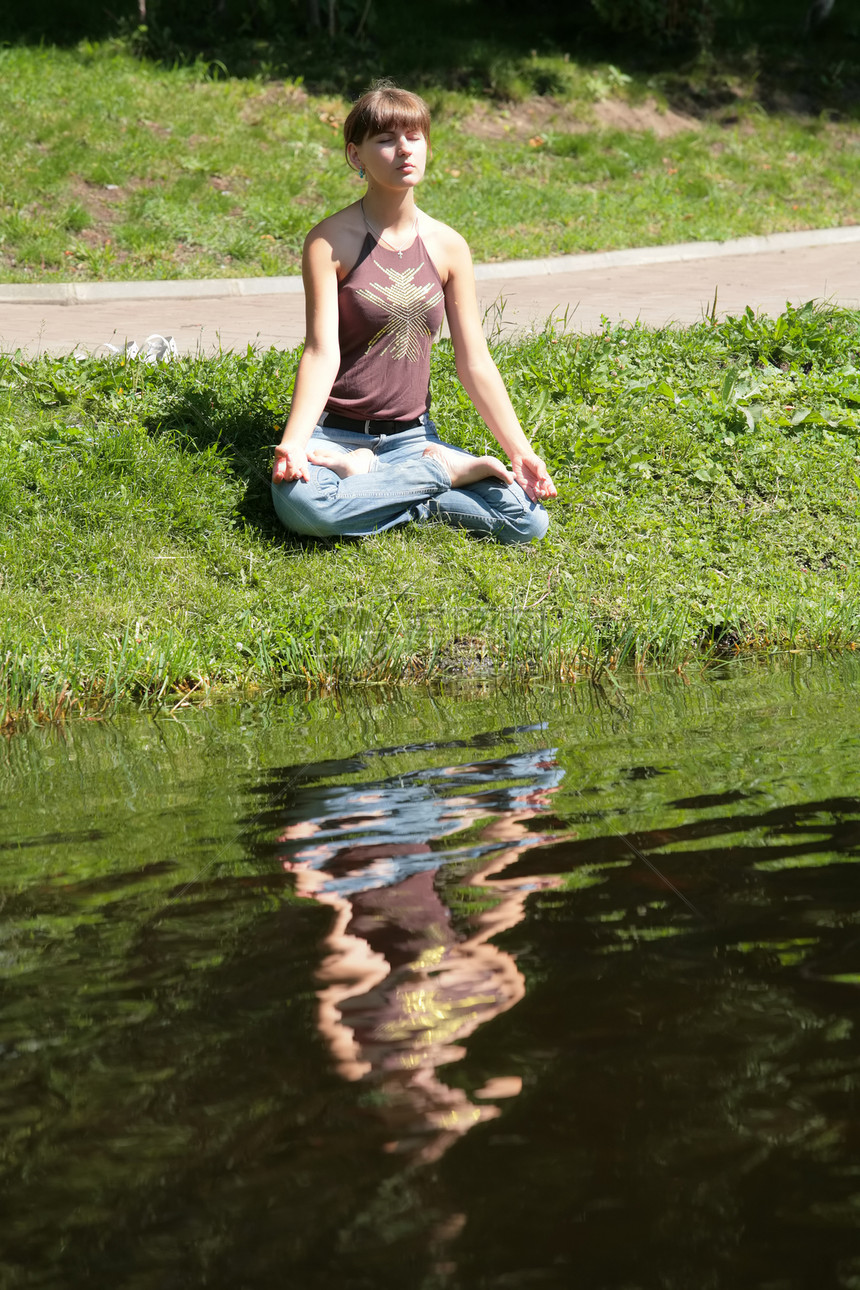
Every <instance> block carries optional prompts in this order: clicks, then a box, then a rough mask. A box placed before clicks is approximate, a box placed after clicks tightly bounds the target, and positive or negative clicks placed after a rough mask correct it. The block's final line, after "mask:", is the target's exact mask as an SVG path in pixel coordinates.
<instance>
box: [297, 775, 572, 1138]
mask: <svg viewBox="0 0 860 1290" xmlns="http://www.w3.org/2000/svg"><path fill="white" fill-rule="evenodd" d="M490 768H492V771H491V773H492V775H493V777H494V778H495V780H496V783H498V782H499V780H508V781H510V779H512V778H517V779H518V780H519V781H520V784H522V780H523V778H528V779H529V780H531V781H532V784H533V785H535V781H536V786H533V787H530V788H528V789H524V788H522V787H517V788H508V789H501V790H500V789H494V788H492V787H491V788H489V789H488V791H487V792H486V793H482V792H477V793H471V794H469V795H466V796H457V797H444V796H442V797H439V796H435V795H434V794H433V793H432V791H431V792H430V793H428V792H427V788H426V785H424V784H412V785H408V786H404V785H403V783H402V781H397V782H395V783H394V784H392V785H391V786H390V787H389V788H388V791H386V790H385V789H383V791H382V792H380V793H378V794H368V793H363V794H361V795H350V794H349V793H348V791H347V792H346V793H344V792H343V790H336V791H335V794H334V796H335V797H342V799H343V800H342V803H341V804H342V807H343V808H346V810H345V813H344V814H343V815H341V816H340V818H339V819H338V820H337V821H334V820H332V819H331V817H329V819H328V820H325V819H324V820H321V821H299V822H296V823H295V824H293V825H291V826H290V827H288V828H287V829H286V830H285V831H284V832H283V833H282V835H281V837H280V839H279V841H280V842H282V843H285V844H287V845H289V846H290V851H291V855H290V856H289V857H288V858H285V859H284V860H283V861H282V863H283V865H284V867H285V868H286V869H289V870H293V871H295V872H296V875H297V886H296V889H297V891H298V893H299V894H301V895H306V896H309V897H313V898H314V899H316V900H318V901H320V902H322V903H325V904H328V905H331V907H332V908H333V909H334V911H335V922H334V926H333V927H332V929H331V931H330V933H329V935H328V937H327V938H326V947H327V949H328V951H329V953H328V955H327V957H326V959H325V960H324V962H323V964H322V966H321V969H320V972H319V977H320V980H321V982H322V988H321V990H320V991H319V1004H320V1006H319V1027H320V1031H321V1033H322V1034H323V1036H324V1038H325V1040H326V1042H327V1044H328V1046H329V1048H330V1050H331V1053H332V1055H333V1057H334V1059H335V1062H336V1064H337V1069H338V1071H339V1072H340V1074H341V1075H343V1076H344V1078H346V1079H350V1080H362V1081H366V1082H368V1083H371V1084H373V1085H374V1086H375V1087H376V1088H377V1089H378V1090H379V1091H380V1092H381V1093H382V1094H384V1104H383V1108H382V1113H383V1115H384V1118H385V1121H386V1123H387V1125H388V1127H389V1129H390V1131H391V1139H390V1141H389V1143H388V1144H387V1148H388V1149H389V1150H392V1151H403V1152H407V1153H409V1154H410V1155H411V1156H412V1157H413V1158H414V1159H416V1160H432V1159H437V1158H438V1157H439V1156H440V1155H441V1154H442V1153H443V1152H444V1151H445V1150H446V1149H447V1147H448V1146H450V1144H451V1143H452V1142H453V1141H455V1140H456V1138H457V1137H458V1136H460V1135H461V1134H463V1133H465V1132H466V1131H467V1130H468V1129H470V1128H471V1127H472V1126H473V1125H474V1124H476V1123H478V1122H479V1121H481V1120H485V1119H489V1118H492V1117H493V1116H495V1115H498V1114H499V1109H498V1107H497V1106H495V1105H493V1104H491V1103H489V1102H485V1101H483V1099H484V1098H493V1099H499V1098H502V1097H509V1096H514V1095H516V1093H517V1092H519V1088H520V1081H519V1079H518V1078H517V1077H516V1076H511V1075H508V1076H505V1077H501V1078H499V1079H494V1080H491V1081H490V1082H489V1084H487V1085H486V1086H485V1087H484V1088H483V1089H481V1091H480V1092H479V1093H478V1094H477V1097H478V1098H479V1099H482V1100H481V1104H480V1105H476V1104H475V1103H473V1102H472V1101H470V1099H469V1097H468V1095H467V1094H466V1093H465V1092H464V1091H463V1090H462V1089H459V1088H450V1087H448V1086H447V1085H445V1084H444V1083H442V1081H441V1080H440V1079H439V1078H438V1075H437V1068H438V1067H440V1066H443V1065H445V1064H446V1063H448V1062H452V1061H457V1060H458V1059H459V1058H461V1057H463V1056H464V1054H465V1049H464V1048H463V1047H462V1041H463V1040H464V1039H465V1038H466V1037H467V1036H468V1035H470V1034H471V1033H472V1032H473V1031H474V1030H475V1029H477V1027H478V1026H480V1025H482V1024H483V1023H484V1022H486V1021H489V1020H490V1019H491V1018H492V1017H495V1016H498V1015H499V1014H500V1013H502V1012H505V1011H507V1009H508V1008H511V1007H512V1006H513V1005H514V1004H515V1003H517V1002H518V1001H519V1000H520V999H521V998H522V996H523V994H524V992H525V983H524V981H523V977H522V974H521V973H520V971H519V969H518V968H517V966H516V963H515V962H514V959H513V958H512V957H511V955H510V954H507V953H505V952H504V951H503V950H501V949H499V947H498V946H496V945H494V944H492V943H491V939H490V938H491V937H492V936H494V935H495V934H496V933H497V932H500V931H503V930H505V929H506V928H508V927H512V926H513V925H514V924H515V923H517V922H518V921H519V920H520V919H521V918H522V916H523V911H524V906H525V900H526V897H527V895H528V893H529V891H531V890H534V888H535V887H536V886H538V885H545V884H539V883H536V882H535V881H534V880H533V879H532V880H529V881H528V882H525V883H510V882H505V881H504V880H503V879H500V878H499V877H498V876H497V875H499V874H500V873H501V871H502V870H503V869H504V868H505V867H506V866H507V865H509V864H510V863H511V861H513V860H514V859H515V858H516V857H517V856H518V855H519V854H520V850H521V846H522V843H523V841H524V840H526V839H528V840H530V841H531V842H532V843H534V844H539V843H541V842H543V841H546V840H548V835H544V834H540V833H533V832H531V831H530V829H529V827H528V826H529V823H530V821H532V820H533V819H534V818H535V817H536V816H538V815H540V814H541V813H542V812H543V811H545V810H546V808H547V805H548V801H549V795H550V794H551V793H553V792H554V791H555V790H556V788H557V785H558V782H559V780H560V778H561V773H562V772H561V771H560V770H559V768H558V766H557V765H556V763H555V761H554V760H553V759H552V757H551V756H548V755H547V754H546V753H539V754H532V755H524V756H523V755H520V756H516V757H512V758H510V759H505V761H504V762H502V763H500V762H497V761H494V762H492V763H485V764H484V765H480V764H478V765H473V766H465V767H454V768H451V769H450V770H448V771H445V772H441V773H442V774H444V775H446V776H456V777H460V776H463V777H464V778H466V779H467V780H469V781H470V784H471V785H473V784H474V781H475V778H476V777H483V776H484V775H485V774H487V772H488V771H489V770H490ZM488 782H489V783H490V784H492V782H493V780H492V779H489V781H488ZM416 790H417V791H416ZM409 799H411V800H409ZM328 804H329V803H327V805H328ZM349 807H352V810H351V811H350V810H349ZM356 807H359V808H361V809H360V810H359V812H358V813H356V812H355V808H356ZM367 807H370V808H371V809H370V810H369V811H368V810H367ZM470 825H472V826H473V827H474V826H477V829H476V832H475V833H474V834H472V835H471V836H470V838H469V844H468V846H466V847H465V848H459V849H458V848H456V847H453V848H452V849H449V850H446V851H439V850H436V849H434V847H433V844H432V842H431V841H428V838H429V839H434V838H437V837H439V835H440V834H443V833H446V832H447V833H451V832H452V831H457V832H459V831H460V830H462V829H464V828H466V827H468V826H470ZM332 826H334V827H332ZM371 829H372V830H376V833H375V835H371V836H370V837H368V840H367V841H365V842H363V843H359V844H355V842H354V838H355V834H356V832H358V831H360V830H361V831H365V832H367V831H369V830H371ZM380 830H381V831H382V836H380V833H379V831H380ZM344 833H347V834H348V835H349V834H351V835H352V836H351V837H349V840H344V842H345V845H344V844H343V843H341V844H338V840H337V834H340V837H341V838H343V834H344ZM386 835H388V836H386ZM390 836H394V837H397V838H398V839H399V840H398V841H396V842H394V841H389V840H388V837H390ZM290 844H292V845H290ZM452 852H453V855H452ZM464 853H465V854H466V855H468V856H469V858H470V859H471V860H472V864H473V866H475V867H473V869H472V872H471V874H470V876H469V878H468V879H467V881H468V883H470V884H472V885H477V884H480V885H481V886H482V887H484V888H490V890H492V892H493V895H494V901H493V904H492V905H491V906H490V907H489V908H484V909H480V910H479V911H478V912H477V913H475V914H472V915H470V916H469V918H468V920H467V927H466V928H465V929H464V930H460V931H458V930H456V929H455V927H454V925H453V920H452V916H451V912H450V910H449V909H448V907H447V906H446V905H445V903H444V902H443V900H442V898H441V896H440V894H439V890H438V887H437V881H436V879H437V874H438V870H439V868H440V866H441V865H443V864H448V863H450V862H451V860H452V858H458V859H459V858H460V857H461V856H463V855H464Z"/></svg>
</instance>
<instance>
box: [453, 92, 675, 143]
mask: <svg viewBox="0 0 860 1290" xmlns="http://www.w3.org/2000/svg"><path fill="white" fill-rule="evenodd" d="M699 124H700V123H699V122H698V121H697V120H696V118H695V117H692V116H687V115H686V114H685V113H683V112H675V111H673V110H672V109H671V108H663V107H661V106H660V105H659V104H658V103H657V102H656V100H655V99H646V100H645V101H644V102H642V103H628V102H627V101H626V100H624V99H604V100H602V101H601V102H600V103H595V104H593V105H591V106H590V107H589V106H583V105H582V104H578V105H576V106H571V105H570V104H567V103H559V102H557V101H556V100H555V99H552V98H549V97H545V98H544V97H541V98H533V99H527V100H526V101H525V102H524V103H509V104H507V105H505V106H504V107H494V106H489V105H485V104H479V105H477V106H476V107H475V109H474V111H473V112H472V113H471V114H470V115H469V116H468V117H466V119H465V120H464V121H463V124H462V128H463V130H464V131H465V132H466V133H467V134H471V135H474V136H475V137H476V138H479V139H506V138H509V139H529V138H534V137H535V136H536V135H539V134H541V132H542V131H552V132H554V133H559V134H582V133H584V132H585V131H587V130H593V129H595V128H597V129H604V130H629V131H631V132H636V133H644V132H645V131H647V130H650V131H652V132H653V133H654V134H655V135H656V136H657V138H658V139H667V138H669V137H670V136H671V135H673V134H679V133H680V132H681V131H683V130H698V129H699Z"/></svg>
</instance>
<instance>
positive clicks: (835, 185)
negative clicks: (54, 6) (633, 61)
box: [0, 42, 860, 282]
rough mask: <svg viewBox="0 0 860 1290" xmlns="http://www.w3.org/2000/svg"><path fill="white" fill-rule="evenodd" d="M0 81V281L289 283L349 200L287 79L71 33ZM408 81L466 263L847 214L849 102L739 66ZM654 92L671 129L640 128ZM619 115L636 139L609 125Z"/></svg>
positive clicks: (437, 203)
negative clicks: (142, 52)
mask: <svg viewBox="0 0 860 1290" xmlns="http://www.w3.org/2000/svg"><path fill="white" fill-rule="evenodd" d="M478 62H479V63H480V60H478ZM375 70H376V71H383V70H386V69H385V68H376V69H375ZM697 77H698V79H697ZM682 82H683V83H682ZM537 86H543V87H545V88H548V89H551V90H552V96H551V97H550V96H548V95H547V94H543V95H540V94H536V93H535V88H536V87H537ZM0 88H2V94H0V276H2V278H3V279H4V280H6V281H16V282H45V281H89V280H95V279H99V280H111V279H114V280H126V279H135V278H187V277H224V276H229V277H236V276H255V275H272V274H282V273H294V272H297V271H298V266H299V257H300V252H301V244H302V240H303V238H304V235H305V233H306V231H307V229H308V228H309V227H310V225H311V224H312V223H314V222H315V221H316V220H318V219H320V218H322V217H323V216H324V215H325V214H327V213H329V212H331V211H332V210H334V209H336V208H338V207H339V206H342V205H343V204H345V203H346V202H349V201H350V200H354V199H355V198H356V197H357V196H358V194H359V192H360V191H361V188H360V185H359V183H358V180H357V179H356V178H355V176H354V175H353V174H352V173H351V172H350V170H349V169H348V167H347V166H346V164H345V162H344V159H343V155H342V148H341V135H340V124H341V122H342V121H343V118H344V115H345V113H346V111H347V107H348V103H347V100H346V99H345V98H343V97H341V96H340V95H329V96H321V95H319V94H316V95H311V94H308V93H307V92H306V90H305V89H304V88H303V86H302V84H301V83H300V78H299V79H297V80H293V81H289V80H288V81H286V82H285V81H274V80H272V79H270V78H269V77H268V74H267V73H265V71H261V72H259V74H258V75H257V76H255V77H246V78H239V77H234V78H231V77H229V76H225V75H224V74H223V72H222V71H221V69H220V67H219V66H218V65H215V64H205V63H202V62H198V63H194V64H187V65H185V66H176V67H173V68H165V67H161V66H158V65H156V64H154V63H150V62H146V61H140V60H138V59H136V58H134V57H132V56H131V55H130V54H129V53H128V52H127V51H126V50H125V48H124V46H122V45H121V44H120V43H117V42H115V43H106V44H103V45H94V44H90V43H83V44H81V45H80V46H79V47H77V48H75V49H72V50H58V49H54V48H50V47H44V48H25V47H9V48H5V49H0ZM422 88H423V89H424V92H425V93H426V94H427V96H428V98H429V100H430V102H431V106H432V107H433V109H434V138H433V144H434V157H433V161H432V164H431V167H430V170H429V172H428V176H427V179H426V181H425V184H424V185H423V187H422V190H421V200H422V204H423V205H424V207H425V208H426V209H427V210H428V211H429V212H430V213H431V214H433V215H435V216H437V217H439V218H441V219H443V220H445V221H446V222H450V223H452V224H453V225H454V226H455V227H457V228H459V229H460V230H461V231H462V232H463V233H464V235H465V236H466V237H467V239H468V240H469V242H470V244H471V246H472V248H473V251H474V255H475V258H476V260H478V261H492V260H500V259H510V258H517V257H529V256H539V255H555V254H567V253H572V252H577V251H589V250H598V249H607V248H613V247H626V246H631V245H650V244H659V243H665V242H675V241H689V240H696V239H712V238H716V239H723V238H727V237H731V236H737V235H741V234H753V233H770V232H775V231H780V230H788V229H801V228H810V227H829V226H836V225H840V224H843V223H849V222H853V221H854V220H856V183H855V180H854V176H855V175H856V173H857V170H858V166H860V136H858V132H857V126H856V119H853V118H856V105H855V106H854V107H850V106H849V107H848V108H846V110H845V111H844V112H843V113H842V115H841V116H840V117H839V119H835V118H834V117H833V114H832V113H831V112H823V113H819V112H815V111H810V110H808V109H807V111H806V112H805V113H799V112H798V111H796V110H795V109H794V108H791V107H790V106H789V107H783V108H778V107H774V106H773V104H770V105H769V106H768V107H767V108H766V107H765V106H764V105H763V102H762V96H761V95H760V94H759V93H758V90H757V84H756V79H755V73H754V70H752V71H749V70H748V72H747V73H746V74H741V73H731V74H729V73H728V72H721V73H719V74H717V73H716V72H714V71H713V69H712V70H711V71H703V70H702V69H699V71H698V72H695V74H694V71H690V73H689V75H687V76H686V77H685V78H681V77H679V76H677V75H675V76H674V78H673V77H670V76H669V75H668V74H667V75H663V76H656V77H655V76H650V77H649V76H647V75H645V74H644V73H637V74H627V73H622V72H620V71H619V70H618V69H617V68H615V67H613V66H611V65H609V64H605V63H604V64H599V63H582V64H579V63H576V62H571V61H568V62H565V61H564V58H563V57H562V56H561V55H555V56H552V57H551V56H549V55H535V56H534V57H533V58H532V57H530V56H528V55H526V56H525V57H522V58H520V59H519V60H516V59H508V60H507V61H506V60H504V59H501V60H500V59H497V60H495V61H493V60H492V59H489V60H486V59H485V60H484V63H483V64H481V66H480V76H477V74H476V78H475V81H474V84H467V87H466V88H465V89H462V88H461V89H456V90H452V89H450V88H446V86H445V85H444V84H443V83H442V82H438V83H435V84H428V85H425V86H423V87H422ZM670 101H671V102H672V103H673V104H674V105H675V106H681V107H684V108H686V109H688V111H687V118H686V125H685V128H679V129H677V130H676V132H675V133H672V134H670V135H668V136H667V137H659V133H660V131H661V130H662V128H663V126H664V125H665V124H666V122H667V121H668V120H669V119H670V118H668V117H667V116H666V109H667V106H668V104H669V102H670ZM630 103H632V104H633V105H634V106H636V107H638V109H639V111H640V112H641V113H642V115H641V117H640V120H639V128H627V127H626V126H625V127H624V128H620V126H621V124H623V122H624V121H625V120H626V118H624V117H619V116H618V111H619V109H620V108H623V107H624V106H625V105H629V104H630ZM671 119H672V120H674V119H675V118H674V117H673V118H671ZM613 123H615V124H613ZM681 124H684V122H681ZM647 127H653V128H647ZM655 130H656V131H657V132H656V133H655Z"/></svg>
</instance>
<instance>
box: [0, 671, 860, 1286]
mask: <svg viewBox="0 0 860 1290" xmlns="http://www.w3.org/2000/svg"><path fill="white" fill-rule="evenodd" d="M858 696H860V664H858V662H857V661H855V660H853V659H851V658H845V659H840V660H836V661H831V662H828V663H819V662H816V661H815V660H809V659H804V658H795V659H793V660H791V661H790V663H789V664H785V665H783V666H764V665H754V666H750V665H746V666H737V667H727V668H725V669H722V670H720V671H717V672H713V673H711V674H710V675H709V676H706V677H703V678H696V679H693V680H690V681H684V680H682V679H681V678H678V677H668V678H662V679H660V678H658V679H652V680H650V681H649V682H648V684H647V685H646V684H645V683H642V682H640V683H638V684H637V683H636V682H635V681H634V680H632V679H631V680H629V681H627V682H624V683H623V684H622V685H621V686H620V687H614V686H613V687H610V688H609V689H607V690H604V691H598V690H595V689H593V688H590V687H588V686H578V687H576V688H568V689H559V690H556V691H552V690H542V689H541V690H534V691H531V692H528V693H523V692H511V693H506V692H503V691H500V690H493V689H489V688H488V689H487V690H486V691H484V692H475V691H472V692H468V693H464V692H462V691H461V692H459V693H456V692H455V693H451V694H447V693H445V692H440V693H435V694H431V693H427V692H421V691H418V692H409V693H405V694H398V695H395V696H391V695H371V696H367V695H365V696H359V697H354V698H346V697H344V698H341V699H336V698H332V697H328V698H324V699H318V700H314V701H308V702H304V701H293V702H291V703H290V702H284V703H281V704H279V705H277V706H272V707H260V706H254V705H250V704H249V705H247V706H241V705H236V704H234V705H230V706H225V707H220V708H219V707H211V708H208V709H201V710H196V711H194V710H179V711H177V712H175V713H174V714H173V715H172V716H168V715H167V714H165V715H163V716H162V717H161V718H160V719H158V720H151V719H142V718H139V719H127V720H122V721H119V720H118V721H114V722H111V723H107V724H103V723H97V722H79V723H77V724H74V725H69V726H68V727H67V728H66V729H65V730H64V731H60V732H57V731H45V730H43V731H35V732H33V733H31V734H27V735H21V736H18V737H16V738H14V739H12V740H10V741H8V742H7V743H6V744H5V745H3V746H2V748H0V790H2V791H0V964H2V976H0V1143H1V1144H2V1146H0V1153H2V1154H0V1212H2V1227H0V1285H2V1286H3V1288H4V1290H6V1288H7V1287H8V1288H10V1290H17V1287H28V1288H29V1287H50V1288H51V1290H54V1288H56V1290H61V1288H62V1290H68V1288H69V1287H78V1286H88V1287H91V1286H96V1287H110V1288H111V1290H173V1287H176V1288H177V1290H178V1288H179V1287H183V1288H184V1287H196V1286H213V1287H222V1286H223V1287H231V1290H242V1288H243V1287H249V1288H253V1290H268V1288H269V1287H284V1288H285V1290H286V1288H291V1287H297V1288H299V1290H304V1288H309V1290H316V1288H317V1287H320V1288H322V1287H330V1286H336V1287H339V1288H343V1290H365V1288H366V1290H377V1288H379V1287H383V1288H386V1290H387V1288H388V1287H391V1288H392V1290H393V1288H394V1287H397V1290H413V1288H414V1290H432V1288H434V1287H439V1288H440V1290H441V1288H443V1287H445V1288H448V1287H450V1288H451V1290H457V1288H460V1290H471V1288H472V1287H475V1288H483V1287H486V1288H488V1290H489V1288H492V1290H509V1288H517V1287H532V1286H542V1287H543V1286H551V1287H554V1286H558V1287H583V1288H584V1290H604V1288H605V1290H610V1288H611V1290H646V1288H647V1290H652V1288H653V1290H657V1288H661V1290H662V1288H667V1290H669V1288H671V1290H676V1288H677V1290H711V1288H716V1287H719V1288H720V1290H722V1288H723V1287H725V1290H729V1288H731V1290H743V1288H745V1287H759V1288H761V1290H801V1288H803V1290H806V1288H807V1287H831V1286H833V1287H860V1242H858V1229H860V1103H858V1087H860V1037H858V1032H857V1025H856V1023H857V1021H858V1019H860V927H858V922H860V902H858V894H860V884H858V877H860V870H859V869H858V864H860V859H858V857H860V759H858V749H860V703H858Z"/></svg>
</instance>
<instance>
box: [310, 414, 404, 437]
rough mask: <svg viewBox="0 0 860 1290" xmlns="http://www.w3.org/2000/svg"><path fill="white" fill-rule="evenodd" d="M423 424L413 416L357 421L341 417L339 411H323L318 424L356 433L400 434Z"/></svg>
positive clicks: (353, 418) (352, 418)
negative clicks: (405, 418)
mask: <svg viewBox="0 0 860 1290" xmlns="http://www.w3.org/2000/svg"><path fill="white" fill-rule="evenodd" d="M423 424H424V418H423V417H413V418H412V420H411V421H357V420H356V419H355V417H342V416H341V415H340V413H339V412H324V413H323V414H322V416H321V418H320V425H323V426H329V427H330V428H331V429H332V430H353V431H355V433H356V434H400V432H401V431H402V430H414V429H415V427H416V426H420V425H423Z"/></svg>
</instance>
